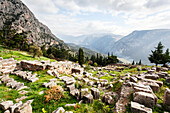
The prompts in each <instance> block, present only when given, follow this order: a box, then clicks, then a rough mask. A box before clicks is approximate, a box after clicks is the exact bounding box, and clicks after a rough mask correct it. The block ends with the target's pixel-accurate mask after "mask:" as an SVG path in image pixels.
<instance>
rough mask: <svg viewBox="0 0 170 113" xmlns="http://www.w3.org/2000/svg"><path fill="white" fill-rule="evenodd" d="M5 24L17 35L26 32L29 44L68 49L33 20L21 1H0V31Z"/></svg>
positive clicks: (32, 15) (31, 14) (43, 26)
mask: <svg viewBox="0 0 170 113" xmlns="http://www.w3.org/2000/svg"><path fill="white" fill-rule="evenodd" d="M7 24H8V25H10V26H11V27H12V28H13V29H14V30H16V31H17V33H22V32H26V33H27V38H28V42H29V43H36V44H37V45H39V46H42V45H44V44H47V45H57V46H58V47H59V48H61V47H63V48H66V49H68V46H67V45H66V44H65V43H64V42H63V41H62V40H60V39H58V38H57V37H56V36H55V35H53V34H52V33H51V31H50V29H49V28H48V27H47V26H45V25H44V24H42V23H41V22H39V21H38V20H37V19H36V18H35V16H34V14H33V13H32V12H31V11H30V10H29V9H28V7H27V6H26V5H25V4H23V2H22V1H21V0H12V1H11V0H5V1H1V7H0V25H1V26H0V29H2V28H3V27H4V26H5V25H7Z"/></svg>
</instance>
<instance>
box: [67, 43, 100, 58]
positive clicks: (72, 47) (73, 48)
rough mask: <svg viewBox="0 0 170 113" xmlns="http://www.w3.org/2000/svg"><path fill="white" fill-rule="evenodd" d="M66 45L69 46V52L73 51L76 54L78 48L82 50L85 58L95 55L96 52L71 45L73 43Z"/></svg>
mask: <svg viewBox="0 0 170 113" xmlns="http://www.w3.org/2000/svg"><path fill="white" fill-rule="evenodd" d="M67 45H69V47H70V48H71V51H73V52H78V50H79V48H82V49H83V51H84V55H85V56H91V55H97V52H96V51H92V50H90V49H88V48H85V47H81V46H79V45H76V44H73V43H67Z"/></svg>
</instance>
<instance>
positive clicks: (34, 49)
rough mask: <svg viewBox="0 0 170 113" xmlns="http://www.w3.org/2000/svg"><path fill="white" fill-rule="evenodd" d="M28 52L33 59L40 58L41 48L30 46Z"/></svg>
mask: <svg viewBox="0 0 170 113" xmlns="http://www.w3.org/2000/svg"><path fill="white" fill-rule="evenodd" d="M29 52H30V53H32V54H33V58H35V57H36V56H38V57H40V56H42V55H43V53H42V51H41V48H40V47H38V46H37V45H32V46H30V47H29Z"/></svg>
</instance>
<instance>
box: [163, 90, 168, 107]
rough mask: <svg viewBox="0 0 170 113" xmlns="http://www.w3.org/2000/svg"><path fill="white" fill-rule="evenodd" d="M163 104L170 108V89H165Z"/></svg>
mask: <svg viewBox="0 0 170 113" xmlns="http://www.w3.org/2000/svg"><path fill="white" fill-rule="evenodd" d="M163 103H164V104H165V105H168V106H170V89H168V88H166V89H165V93H164V98H163Z"/></svg>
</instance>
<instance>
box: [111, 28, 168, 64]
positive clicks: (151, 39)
mask: <svg viewBox="0 0 170 113" xmlns="http://www.w3.org/2000/svg"><path fill="white" fill-rule="evenodd" d="M169 40H170V30H169V29H157V30H142V31H134V32H132V33H130V34H129V35H127V36H125V37H123V38H122V39H120V40H119V41H117V42H116V43H115V44H113V45H112V47H110V49H108V51H113V53H114V54H116V55H118V56H119V57H123V58H127V59H131V60H135V61H139V60H140V59H141V60H142V62H143V63H145V64H148V63H149V60H148V58H147V57H148V56H149V54H151V50H154V47H156V46H157V44H158V43H159V42H160V41H161V42H162V44H163V45H164V46H165V49H166V48H170V41H169Z"/></svg>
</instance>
